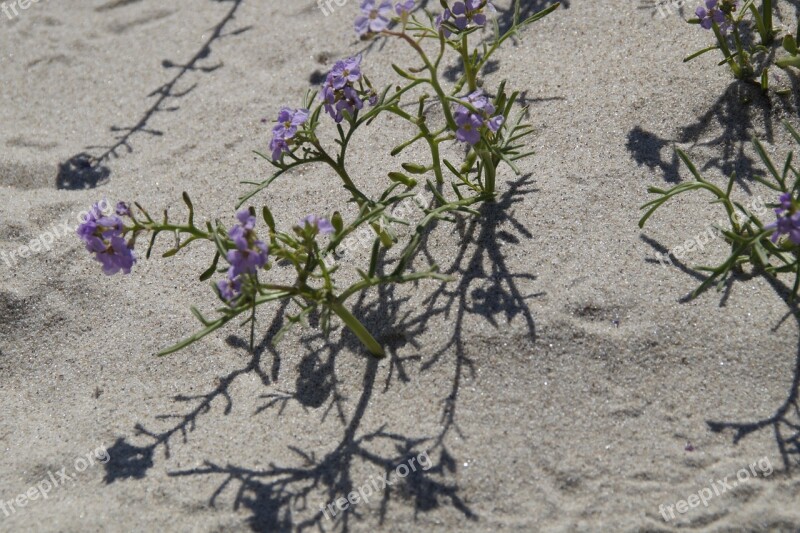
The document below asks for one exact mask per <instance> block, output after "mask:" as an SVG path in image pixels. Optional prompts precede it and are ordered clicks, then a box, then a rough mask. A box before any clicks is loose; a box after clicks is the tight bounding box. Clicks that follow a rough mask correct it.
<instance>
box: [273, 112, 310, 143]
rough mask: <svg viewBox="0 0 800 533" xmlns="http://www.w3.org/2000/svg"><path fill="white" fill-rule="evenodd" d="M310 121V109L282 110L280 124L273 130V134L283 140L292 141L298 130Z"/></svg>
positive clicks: (279, 114) (279, 116)
mask: <svg viewBox="0 0 800 533" xmlns="http://www.w3.org/2000/svg"><path fill="white" fill-rule="evenodd" d="M306 120H308V109H294V110H292V109H289V108H288V107H284V108H281V111H280V113H278V124H277V126H275V127H274V128H272V133H274V134H275V136H276V137H280V138H281V139H291V138H292V137H294V135H295V133H297V128H298V127H299V126H302V125H303V124H305V122H306Z"/></svg>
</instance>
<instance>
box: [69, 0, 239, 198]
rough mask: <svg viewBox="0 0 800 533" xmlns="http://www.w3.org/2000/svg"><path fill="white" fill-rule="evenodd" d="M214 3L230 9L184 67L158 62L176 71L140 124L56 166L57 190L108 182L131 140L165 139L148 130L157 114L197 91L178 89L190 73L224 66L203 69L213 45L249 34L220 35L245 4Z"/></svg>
mask: <svg viewBox="0 0 800 533" xmlns="http://www.w3.org/2000/svg"><path fill="white" fill-rule="evenodd" d="M212 1H213V2H216V3H230V4H231V8H230V9H229V10H228V12H227V13H226V15H225V16H224V17H223V18H222V19H221V20H220V21H219V23H217V25H216V26H214V28H213V29H212V30H211V35H210V36H209V38H208V39H206V40H205V41H204V42H203V43H202V45H201V46H200V49H199V50H198V51H197V52H196V53H195V54H194V56H193V57H192V58H191V59H190V60H189V61H188V62H187V63H184V64H180V63H175V62H173V61H171V60H169V59H165V60H163V61H162V62H161V66H162V67H163V68H164V69H165V70H175V71H177V72H176V74H175V76H174V77H173V78H172V79H171V80H170V81H168V82H166V83H165V84H163V85H161V86H160V87H158V88H157V89H156V90H154V91H152V92H151V93H150V94H148V95H147V97H148V98H154V99H155V100H154V101H153V103H152V105H151V106H150V107H149V108H148V109H147V110H146V111H145V112H144V113H143V114H142V116H141V117H140V118H139V120H138V121H137V122H136V123H135V124H134V125H132V126H112V127H111V128H110V131H111V132H112V133H113V134H114V135H115V138H114V140H113V141H112V143H111V144H110V145H100V146H88V147H87V148H86V151H84V152H81V153H79V154H77V155H75V156H72V157H70V158H69V159H68V160H66V161H64V162H62V163H60V164H59V165H58V174H57V175H56V188H58V189H70V190H80V189H93V188H95V187H97V186H99V185H101V184H103V183H105V182H107V181H108V179H109V176H110V175H111V169H110V168H109V167H108V165H107V163H108V162H109V161H111V160H112V159H116V158H118V157H120V154H119V152H120V151H121V150H123V149H124V150H125V153H131V152H133V145H132V144H131V139H132V138H133V137H134V136H135V135H137V134H139V133H143V134H147V135H151V136H153V137H161V136H162V135H164V132H163V131H160V130H157V129H154V128H152V127H150V125H149V123H150V120H151V119H152V118H153V117H154V116H155V115H156V114H158V113H174V112H176V111H178V110H179V109H180V107H179V106H177V105H175V104H174V103H172V102H174V101H175V100H179V99H181V98H183V97H185V96H188V95H189V94H190V93H191V92H192V91H194V89H196V88H197V83H194V84H192V85H190V86H188V87H186V88H179V87H178V86H179V83H180V82H181V81H182V80H183V79H184V78H185V77H186V76H187V74H189V73H195V72H200V73H205V74H208V73H211V72H214V71H216V70H217V69H219V68H221V67H222V66H223V64H222V62H219V63H216V64H214V65H203V64H202V63H203V62H204V61H205V60H207V59H208V58H209V57H211V53H212V45H213V44H214V43H215V42H217V41H219V40H220V39H223V38H225V37H229V36H233V35H240V34H242V33H244V32H246V31H248V30H249V29H250V28H251V26H246V27H243V28H239V29H237V30H233V31H231V32H229V33H223V32H224V30H225V27H226V26H227V25H228V24H229V23H230V22H231V21H232V20H233V19H234V18H235V16H236V12H237V11H238V10H239V8H240V7H241V6H242V3H243V2H244V0H212ZM104 9H108V8H107V7H103V6H101V7H99V8H97V10H98V11H99V10H104ZM97 150H102V152H101V153H100V154H98V155H91V154H90V153H89V151H97Z"/></svg>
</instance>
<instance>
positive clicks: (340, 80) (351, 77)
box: [327, 54, 361, 89]
mask: <svg viewBox="0 0 800 533" xmlns="http://www.w3.org/2000/svg"><path fill="white" fill-rule="evenodd" d="M327 81H328V83H329V84H330V86H331V87H333V88H334V89H342V88H344V87H345V86H346V85H350V86H352V85H353V84H354V83H357V82H359V81H361V54H358V55H357V56H354V57H348V58H347V59H342V60H340V61H337V62H336V64H335V65H333V68H332V69H331V72H330V74H328V80H327Z"/></svg>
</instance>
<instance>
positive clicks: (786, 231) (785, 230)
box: [766, 193, 800, 245]
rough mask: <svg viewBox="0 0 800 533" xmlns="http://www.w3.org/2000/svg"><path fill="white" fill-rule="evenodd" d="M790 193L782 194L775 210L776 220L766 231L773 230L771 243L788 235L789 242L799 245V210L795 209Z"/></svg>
mask: <svg viewBox="0 0 800 533" xmlns="http://www.w3.org/2000/svg"><path fill="white" fill-rule="evenodd" d="M793 203H794V202H792V195H791V194H790V193H785V194H782V195H781V197H780V207H779V208H778V209H776V210H775V215H776V216H777V217H778V220H777V221H776V222H774V223H773V224H770V225H769V226H767V227H766V229H774V230H775V233H773V234H772V242H778V240H779V239H780V238H781V237H782V236H784V235H788V236H789V240H790V241H792V242H793V243H794V244H797V245H800V210H797V209H795V207H794V205H793Z"/></svg>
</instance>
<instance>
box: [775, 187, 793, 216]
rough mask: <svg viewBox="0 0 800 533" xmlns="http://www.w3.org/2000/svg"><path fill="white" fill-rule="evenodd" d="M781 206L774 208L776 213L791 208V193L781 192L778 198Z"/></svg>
mask: <svg viewBox="0 0 800 533" xmlns="http://www.w3.org/2000/svg"><path fill="white" fill-rule="evenodd" d="M778 201H779V202H780V204H781V206H780V207H779V208H778V209H776V210H775V213H776V214H778V215H782V214H783V213H784V212H785V211H791V210H792V194H791V193H788V192H787V193H783V194H782V195H781V197H780V199H779V200H778Z"/></svg>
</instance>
